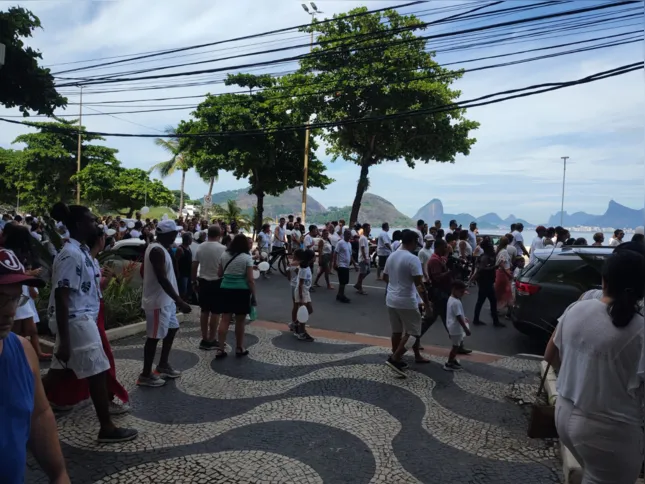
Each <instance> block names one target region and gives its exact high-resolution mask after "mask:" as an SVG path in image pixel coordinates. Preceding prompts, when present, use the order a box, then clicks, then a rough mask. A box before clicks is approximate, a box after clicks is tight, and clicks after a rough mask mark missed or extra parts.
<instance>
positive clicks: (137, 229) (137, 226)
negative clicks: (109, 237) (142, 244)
mask: <svg viewBox="0 0 645 484" xmlns="http://www.w3.org/2000/svg"><path fill="white" fill-rule="evenodd" d="M142 228H143V224H142V223H141V222H140V221H139V220H137V221H136V222H135V223H134V228H133V229H132V230H130V237H131V238H133V239H140V238H141V229H142Z"/></svg>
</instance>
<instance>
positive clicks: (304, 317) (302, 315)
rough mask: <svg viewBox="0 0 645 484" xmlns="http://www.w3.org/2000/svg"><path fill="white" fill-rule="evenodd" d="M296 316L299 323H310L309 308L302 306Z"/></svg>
mask: <svg viewBox="0 0 645 484" xmlns="http://www.w3.org/2000/svg"><path fill="white" fill-rule="evenodd" d="M296 316H297V317H298V322H299V323H306V322H307V321H309V311H307V306H300V308H299V309H298V313H297V314H296Z"/></svg>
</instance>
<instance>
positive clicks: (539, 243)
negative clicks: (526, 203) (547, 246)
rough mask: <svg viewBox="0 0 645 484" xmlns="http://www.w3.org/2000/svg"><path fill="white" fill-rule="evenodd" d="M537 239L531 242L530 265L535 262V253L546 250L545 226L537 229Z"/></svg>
mask: <svg viewBox="0 0 645 484" xmlns="http://www.w3.org/2000/svg"><path fill="white" fill-rule="evenodd" d="M535 233H536V235H537V236H536V237H535V238H534V239H533V242H531V253H530V254H529V264H533V263H534V262H535V251H536V250H540V249H544V237H545V236H546V235H547V230H546V227H544V225H540V226H538V227H536V228H535Z"/></svg>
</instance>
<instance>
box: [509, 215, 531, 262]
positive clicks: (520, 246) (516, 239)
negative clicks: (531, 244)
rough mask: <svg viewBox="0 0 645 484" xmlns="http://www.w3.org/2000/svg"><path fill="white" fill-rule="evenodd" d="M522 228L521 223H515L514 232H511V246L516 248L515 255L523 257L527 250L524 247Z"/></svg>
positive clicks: (527, 253) (527, 252)
mask: <svg viewBox="0 0 645 484" xmlns="http://www.w3.org/2000/svg"><path fill="white" fill-rule="evenodd" d="M523 230H524V225H522V224H521V223H518V224H515V232H513V234H512V235H513V246H514V247H515V248H516V249H517V255H518V256H520V257H523V256H525V255H529V251H528V250H526V247H524V236H523V235H522V231H523Z"/></svg>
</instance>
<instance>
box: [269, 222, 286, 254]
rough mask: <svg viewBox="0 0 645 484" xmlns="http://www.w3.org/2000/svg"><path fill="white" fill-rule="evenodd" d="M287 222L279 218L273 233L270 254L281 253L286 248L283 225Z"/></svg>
mask: <svg viewBox="0 0 645 484" xmlns="http://www.w3.org/2000/svg"><path fill="white" fill-rule="evenodd" d="M286 223H287V221H286V220H285V218H284V217H280V221H279V223H278V226H277V227H276V228H275V230H274V231H273V251H272V252H274V253H275V252H282V251H283V250H284V248H285V247H286V246H287V229H286V227H285V224H286Z"/></svg>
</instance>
